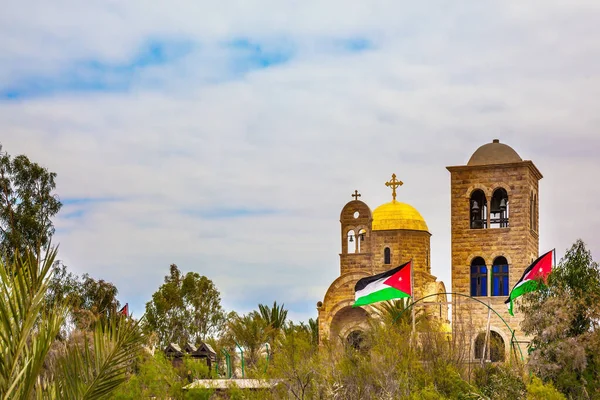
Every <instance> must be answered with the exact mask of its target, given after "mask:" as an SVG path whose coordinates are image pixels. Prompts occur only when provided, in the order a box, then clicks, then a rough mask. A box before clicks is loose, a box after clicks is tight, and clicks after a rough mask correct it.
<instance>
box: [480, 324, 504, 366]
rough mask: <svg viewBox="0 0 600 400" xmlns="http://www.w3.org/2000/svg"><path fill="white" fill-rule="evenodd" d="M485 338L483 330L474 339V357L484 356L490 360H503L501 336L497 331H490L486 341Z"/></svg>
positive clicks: (502, 340)
mask: <svg viewBox="0 0 600 400" xmlns="http://www.w3.org/2000/svg"><path fill="white" fill-rule="evenodd" d="M485 338H486V334H485V332H481V333H480V334H479V335H477V338H476V339H475V358H476V359H482V358H484V359H485V360H488V361H491V362H497V361H504V355H505V349H504V339H502V336H500V334H499V333H498V332H494V331H490V334H489V336H488V342H487V343H486V342H485ZM484 352H485V354H484Z"/></svg>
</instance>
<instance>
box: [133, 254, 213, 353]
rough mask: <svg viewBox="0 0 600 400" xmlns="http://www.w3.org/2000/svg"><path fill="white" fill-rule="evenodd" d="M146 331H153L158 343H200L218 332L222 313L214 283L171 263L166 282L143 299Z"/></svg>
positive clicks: (163, 345)
mask: <svg viewBox="0 0 600 400" xmlns="http://www.w3.org/2000/svg"><path fill="white" fill-rule="evenodd" d="M146 318H147V324H146V326H145V329H146V331H147V332H148V333H149V332H152V331H154V332H156V334H157V335H158V338H159V343H160V345H161V346H162V347H165V346H166V345H168V344H169V343H187V342H192V343H195V344H197V343H199V342H201V341H203V340H204V339H205V338H206V337H208V336H211V335H215V334H217V333H219V332H220V331H221V329H222V327H223V324H224V320H225V316H224V312H223V309H222V307H221V295H220V293H219V291H218V290H217V288H216V286H215V285H214V283H213V282H212V281H211V280H210V279H208V278H207V277H205V276H201V275H199V274H197V273H195V272H188V273H187V274H186V275H185V276H183V275H182V274H181V272H180V271H179V269H178V268H177V265H175V264H172V265H171V267H170V271H169V275H167V276H165V283H164V284H163V285H161V287H160V288H159V289H158V291H157V292H156V293H154V294H153V295H152V300H151V301H149V302H148V303H146Z"/></svg>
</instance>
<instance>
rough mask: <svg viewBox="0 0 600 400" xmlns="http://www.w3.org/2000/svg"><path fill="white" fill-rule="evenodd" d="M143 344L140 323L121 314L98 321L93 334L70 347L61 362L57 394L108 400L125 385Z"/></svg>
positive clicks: (55, 383) (55, 385) (84, 398)
mask: <svg viewBox="0 0 600 400" xmlns="http://www.w3.org/2000/svg"><path fill="white" fill-rule="evenodd" d="M90 335H91V337H90ZM143 343H144V338H143V336H142V334H141V329H140V326H139V321H137V322H134V321H131V320H128V319H126V318H124V317H122V316H118V315H117V316H113V317H111V318H110V319H108V320H104V319H102V320H100V321H98V322H97V323H96V327H95V330H94V331H93V332H92V333H90V332H86V333H85V334H84V336H83V340H82V342H81V343H79V344H78V345H73V346H70V347H69V348H68V349H67V351H66V354H65V355H64V356H63V357H62V358H61V359H59V360H58V367H57V375H56V376H55V379H54V395H55V396H56V397H57V398H60V399H73V400H79V399H82V400H95V399H102V398H106V396H108V395H109V394H110V393H112V392H113V391H114V390H115V389H116V388H117V387H118V386H119V385H120V384H122V383H123V382H125V380H126V379H127V375H126V372H127V369H128V368H129V367H130V366H131V363H132V361H133V360H134V359H135V357H136V356H137V355H138V354H139V352H140V350H141V348H142V345H143Z"/></svg>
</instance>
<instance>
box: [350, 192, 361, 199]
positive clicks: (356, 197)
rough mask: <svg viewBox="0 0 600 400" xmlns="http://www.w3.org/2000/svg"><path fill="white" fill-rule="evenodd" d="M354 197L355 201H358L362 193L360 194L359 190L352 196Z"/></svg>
mask: <svg viewBox="0 0 600 400" xmlns="http://www.w3.org/2000/svg"><path fill="white" fill-rule="evenodd" d="M352 197H354V200H358V198H359V197H360V193H358V190H354V194H353V195H352Z"/></svg>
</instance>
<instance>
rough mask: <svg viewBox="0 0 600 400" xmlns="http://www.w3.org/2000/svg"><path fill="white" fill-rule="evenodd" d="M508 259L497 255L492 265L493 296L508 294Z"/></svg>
mask: <svg viewBox="0 0 600 400" xmlns="http://www.w3.org/2000/svg"><path fill="white" fill-rule="evenodd" d="M508 291H509V288H508V261H506V258H504V257H496V259H495V260H494V264H493V265H492V296H508Z"/></svg>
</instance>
